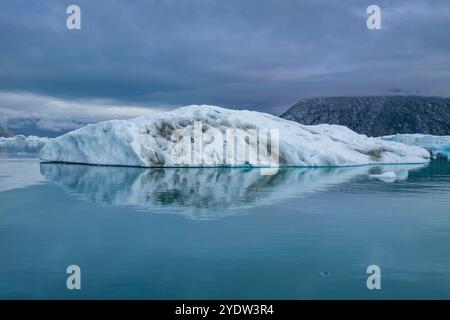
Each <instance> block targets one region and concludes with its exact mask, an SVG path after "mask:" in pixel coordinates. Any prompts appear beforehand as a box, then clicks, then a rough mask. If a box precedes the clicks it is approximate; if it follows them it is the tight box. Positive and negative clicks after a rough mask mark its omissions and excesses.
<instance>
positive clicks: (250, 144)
mask: <svg viewBox="0 0 450 320" xmlns="http://www.w3.org/2000/svg"><path fill="white" fill-rule="evenodd" d="M199 123H200V126H199ZM199 128H200V133H201V135H200V138H199V136H198V131H199V130H198V129H199ZM230 129H234V130H241V131H245V132H247V133H249V137H246V138H245V137H244V138H239V137H233V138H232V139H231V138H229V139H227V137H229V136H228V135H227V134H228V132H227V130H230ZM277 130H278V131H277ZM255 132H256V134H254V133H255ZM267 132H269V134H267ZM218 133H219V134H218ZM256 136H257V137H258V138H257V140H256V139H253V138H252V137H256ZM199 139H200V143H199V141H198V140H199ZM186 141H188V142H189V143H190V144H191V145H192V149H190V150H189V151H190V152H191V154H190V155H188V156H186V152H187V151H186V148H185V146H186ZM233 144H234V145H233ZM191 145H190V146H191ZM217 145H219V146H220V147H221V148H222V147H223V148H222V150H225V151H224V152H222V150H219V149H221V148H219V149H218V148H216V146H217ZM212 146H214V148H212ZM230 146H232V147H230ZM190 148H191V147H190ZM180 150H181V151H180ZM192 150H193V151H192ZM198 150H202V152H201V156H199V154H198V152H196V151H198ZM237 150H246V151H244V152H242V151H237ZM266 153H267V154H272V156H273V155H275V156H276V158H277V159H278V161H277V163H273V162H272V163H271V164H272V165H274V164H275V165H277V164H279V165H280V166H348V165H363V164H380V163H425V162H428V161H429V157H430V154H429V152H428V151H426V150H425V149H423V148H420V147H416V146H408V145H405V144H402V143H398V142H392V141H384V140H382V139H377V138H368V137H366V136H365V135H360V134H357V133H355V132H353V131H352V130H350V129H348V128H347V127H343V126H338V125H327V124H323V125H315V126H306V125H302V124H299V123H296V122H293V121H289V120H285V119H281V118H278V117H275V116H272V115H269V114H265V113H260V112H256V111H246V110H244V111H238V110H230V109H224V108H220V107H214V106H206V105H202V106H199V105H193V106H187V107H182V108H178V109H175V110H173V111H168V112H161V113H157V114H152V115H148V116H141V117H138V118H133V119H130V120H111V121H105V122H100V123H97V124H91V125H87V126H85V127H83V128H80V129H78V130H75V131H72V132H69V133H67V134H65V135H63V136H60V137H58V138H55V139H52V140H50V141H48V142H47V143H46V145H45V146H44V147H43V149H42V150H41V159H42V160H44V161H51V162H69V163H83V164H98V165H123V166H142V167H153V166H161V167H172V166H200V167H201V166H242V165H251V166H264V165H265V162H264V161H261V159H262V158H264V155H265V154H266ZM254 154H257V156H252V155H254ZM266 158H267V157H266ZM266 158H264V159H266ZM180 159H182V160H181V161H180Z"/></svg>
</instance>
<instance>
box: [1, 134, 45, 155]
mask: <svg viewBox="0 0 450 320" xmlns="http://www.w3.org/2000/svg"><path fill="white" fill-rule="evenodd" d="M49 140H50V138H45V137H37V136H33V135H31V136H24V135H17V136H14V137H8V138H5V137H0V151H1V150H6V151H14V152H25V153H27V152H30V153H36V152H39V151H40V150H41V148H42V147H43V146H44V145H45V144H46V143H47V142H48V141H49Z"/></svg>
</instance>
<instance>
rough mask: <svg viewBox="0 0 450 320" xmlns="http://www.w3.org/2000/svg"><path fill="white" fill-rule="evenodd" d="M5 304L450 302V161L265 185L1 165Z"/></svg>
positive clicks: (267, 179)
mask: <svg viewBox="0 0 450 320" xmlns="http://www.w3.org/2000/svg"><path fill="white" fill-rule="evenodd" d="M386 173H388V174H386ZM392 173H395V175H393V174H392ZM70 265H77V266H79V267H80V270H81V278H80V279H81V290H69V289H68V288H67V286H66V281H67V278H68V277H69V276H70V275H69V274H67V273H66V270H67V267H68V266H70ZM370 265H377V266H379V268H380V271H381V278H380V279H381V289H374V290H369V289H368V287H367V278H368V277H369V276H370V274H368V273H367V272H366V271H367V267H368V266H370ZM0 298H1V299H405V298H412V299H416V298H417V299H419V298H420V299H450V162H449V161H448V160H447V159H446V158H438V159H436V160H433V161H432V162H431V163H430V164H428V165H397V166H361V167H348V168H286V169H280V170H279V171H278V172H277V173H276V174H275V175H271V176H270V175H261V172H260V170H259V169H250V168H235V169H231V168H221V169H220V168H217V169H215V168H208V169H206V168H205V169H188V168H178V169H142V168H125V167H103V166H87V165H73V164H55V163H40V162H39V159H38V158H37V156H36V155H33V154H20V153H19V154H17V153H0Z"/></svg>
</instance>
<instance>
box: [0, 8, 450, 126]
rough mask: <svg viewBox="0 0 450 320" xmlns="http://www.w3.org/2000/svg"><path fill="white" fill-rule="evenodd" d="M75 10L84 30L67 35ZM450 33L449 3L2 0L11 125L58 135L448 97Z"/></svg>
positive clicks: (1, 83) (3, 103) (2, 87)
mask: <svg viewBox="0 0 450 320" xmlns="http://www.w3.org/2000/svg"><path fill="white" fill-rule="evenodd" d="M70 4H77V5H79V6H80V8H81V15H82V16H81V30H68V29H67V28H66V18H67V16H68V15H67V14H66V7H67V6H68V5H70ZM370 4H377V5H379V6H380V7H381V14H382V29H381V30H368V29H367V27H366V19H367V17H368V14H367V13H366V9H367V6H368V5H370ZM449 35H450V1H448V0H442V1H440V0H434V1H425V0H423V1H418V0H408V1H405V0H403V1H396V0H388V1H365V0H355V1H351V0H350V1H346V0H335V1H332V0H328V1H321V0H311V1H302V0H214V1H213V0H159V1H157V0H153V1H152V0H147V1H136V0H134V1H125V0H123V1H119V0H105V1H101V0H95V1H93V0H88V1H64V0H54V1H50V0H42V1H19V0H16V1H7V0H3V1H2V0H0V117H2V118H3V122H5V121H8V120H10V119H13V118H14V117H32V118H39V119H40V120H41V123H42V125H46V126H48V127H50V128H51V127H52V126H55V127H56V126H58V125H59V126H62V127H64V126H66V127H70V123H72V125H73V122H75V123H76V122H77V121H94V120H96V119H107V118H113V117H127V116H134V115H138V114H142V113H144V112H154V111H155V110H158V109H165V108H173V107H176V106H181V105H188V104H212V105H220V106H225V107H230V108H236V109H243V108H246V109H254V110H260V111H265V112H270V113H273V114H280V113H282V112H283V111H285V110H286V109H287V108H288V107H289V106H291V105H292V104H294V103H295V102H296V101H297V100H299V99H301V98H303V97H309V96H317V95H320V96H328V95H339V96H342V95H380V94H423V95H438V96H450V67H449V66H450V41H449ZM142 108H147V109H142ZM2 118H0V122H2ZM47 120H49V121H50V122H48V121H47ZM46 121H47V122H46Z"/></svg>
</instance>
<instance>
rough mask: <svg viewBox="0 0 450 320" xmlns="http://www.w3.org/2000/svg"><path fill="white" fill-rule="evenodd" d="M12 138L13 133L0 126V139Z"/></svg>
mask: <svg viewBox="0 0 450 320" xmlns="http://www.w3.org/2000/svg"><path fill="white" fill-rule="evenodd" d="M13 136H14V133H13V132H12V131H11V130H8V129H7V128H5V127H3V126H2V125H1V124H0V137H4V138H9V137H13Z"/></svg>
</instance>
